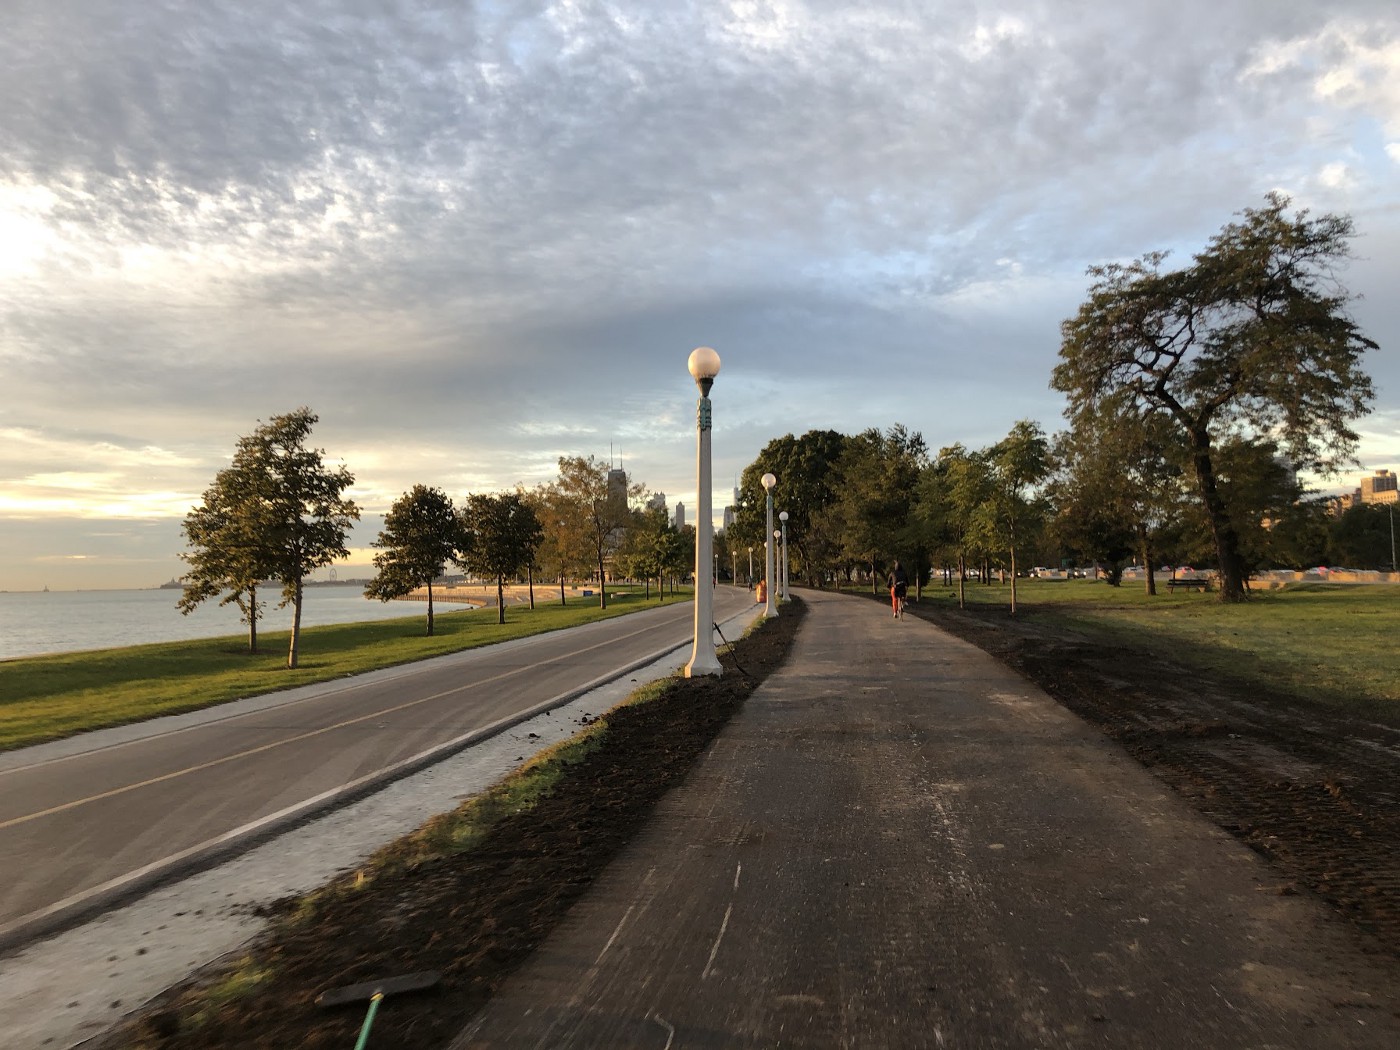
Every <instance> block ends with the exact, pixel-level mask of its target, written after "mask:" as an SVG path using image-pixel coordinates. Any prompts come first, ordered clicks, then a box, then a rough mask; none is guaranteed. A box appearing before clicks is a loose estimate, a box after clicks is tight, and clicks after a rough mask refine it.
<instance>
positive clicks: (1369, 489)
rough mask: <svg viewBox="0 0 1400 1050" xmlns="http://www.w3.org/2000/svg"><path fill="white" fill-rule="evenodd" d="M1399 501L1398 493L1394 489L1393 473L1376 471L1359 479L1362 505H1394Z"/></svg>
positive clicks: (1399, 494)
mask: <svg viewBox="0 0 1400 1050" xmlns="http://www.w3.org/2000/svg"><path fill="white" fill-rule="evenodd" d="M1397 501H1400V491H1397V489H1396V477H1395V472H1394V471H1390V470H1378V471H1376V472H1375V473H1374V474H1372V475H1371V476H1370V477H1366V478H1362V479H1361V502H1362V503H1395V502H1397Z"/></svg>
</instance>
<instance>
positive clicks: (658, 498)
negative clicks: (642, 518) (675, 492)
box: [647, 492, 666, 510]
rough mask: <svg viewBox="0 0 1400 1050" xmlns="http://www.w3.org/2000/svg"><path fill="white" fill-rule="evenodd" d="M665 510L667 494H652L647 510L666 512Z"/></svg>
mask: <svg viewBox="0 0 1400 1050" xmlns="http://www.w3.org/2000/svg"><path fill="white" fill-rule="evenodd" d="M665 509H666V493H664V492H654V493H652V495H651V498H650V499H649V500H647V510H665Z"/></svg>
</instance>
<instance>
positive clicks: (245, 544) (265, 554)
mask: <svg viewBox="0 0 1400 1050" xmlns="http://www.w3.org/2000/svg"><path fill="white" fill-rule="evenodd" d="M253 492H254V489H253V486H252V485H251V483H250V482H249V479H247V478H245V477H243V476H241V475H240V474H239V473H238V471H236V470H235V469H234V468H232V467H228V468H225V469H224V470H221V471H219V473H218V474H217V475H215V477H214V484H213V485H211V486H210V487H209V488H207V489H205V490H204V501H203V502H202V503H201V504H200V505H199V506H197V507H193V508H191V510H190V512H189V513H188V514H187V515H185V521H184V524H183V525H182V526H181V530H182V531H183V532H184V534H185V542H186V543H188V544H189V547H190V549H189V550H187V551H184V552H182V553H181V554H180V557H181V558H182V559H184V560H185V561H186V562H188V563H189V565H190V571H189V572H188V573H186V574H185V576H184V578H183V581H182V582H183V583H184V585H185V587H184V593H183V594H182V595H181V597H180V600H179V601H178V602H177V603H176V607H177V608H178V609H179V610H180V612H181V613H182V614H184V615H185V616H188V615H189V614H190V613H192V612H193V611H194V610H195V609H196V608H197V607H198V606H199V604H200V603H201V602H204V601H205V600H207V599H209V598H215V597H218V596H219V595H220V594H223V595H224V597H223V598H222V599H221V600H220V602H219V604H220V605H221V606H223V605H229V604H231V603H232V604H236V605H237V606H238V608H239V610H240V611H241V612H242V617H241V619H242V622H243V623H246V624H247V625H248V652H250V653H256V652H257V651H258V618H259V617H260V616H261V614H262V608H263V605H264V603H263V602H262V601H260V600H259V598H258V585H259V584H260V583H262V581H263V580H265V579H267V578H268V577H269V576H271V575H272V574H273V573H274V572H275V566H274V564H273V562H272V558H271V556H270V551H269V549H268V546H267V544H266V543H265V542H264V537H265V535H266V532H265V529H264V527H263V524H262V522H261V521H260V514H261V512H262V510H263V506H262V503H261V502H260V501H258V500H257V499H255V498H253V496H252V493H253ZM224 592H227V593H226V594H225V593H224Z"/></svg>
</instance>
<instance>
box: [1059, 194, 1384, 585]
mask: <svg viewBox="0 0 1400 1050" xmlns="http://www.w3.org/2000/svg"><path fill="white" fill-rule="evenodd" d="M1288 205H1289V200H1288V198H1287V197H1285V196H1283V195H1281V194H1270V195H1269V197H1268V203H1267V205H1266V206H1265V207H1263V208H1259V209H1246V210H1245V212H1244V213H1243V218H1242V220H1241V221H1239V222H1234V223H1230V224H1228V225H1226V226H1225V227H1224V228H1223V229H1222V230H1221V232H1220V233H1219V234H1217V235H1216V236H1215V237H1214V238H1213V239H1212V240H1211V242H1210V244H1209V245H1208V247H1207V248H1206V249H1205V251H1203V252H1201V253H1199V254H1198V255H1196V256H1195V261H1194V264H1193V265H1192V266H1190V267H1188V268H1186V269H1184V270H1179V271H1174V272H1163V270H1162V263H1163V261H1164V259H1165V258H1166V256H1165V254H1164V253H1162V252H1153V253H1149V254H1148V255H1145V256H1143V257H1142V258H1141V259H1139V260H1137V261H1136V262H1133V263H1129V264H1126V265H1124V264H1118V263H1113V264H1109V265H1107V266H1098V267H1093V268H1091V269H1090V271H1089V272H1090V274H1091V275H1092V276H1093V277H1094V278H1095V282H1094V284H1093V286H1092V287H1091V289H1090V295H1089V299H1088V301H1087V302H1085V303H1084V304H1083V305H1082V306H1081V307H1080V308H1079V311H1078V313H1077V314H1076V316H1075V317H1073V318H1071V319H1069V320H1067V321H1065V322H1064V324H1063V325H1062V333H1063V342H1062V345H1061V348H1060V357H1061V362H1060V364H1059V365H1057V366H1056V368H1055V371H1054V374H1053V378H1052V381H1051V385H1052V386H1053V387H1054V388H1055V389H1057V390H1060V391H1062V392H1063V393H1065V394H1066V395H1068V397H1069V399H1070V408H1071V411H1072V412H1075V413H1079V412H1092V411H1095V410H1097V406H1099V405H1100V404H1102V403H1103V402H1105V401H1106V400H1107V401H1113V402H1117V403H1118V405H1119V406H1120V407H1122V406H1128V405H1131V406H1134V407H1136V408H1138V409H1140V410H1143V411H1146V410H1148V409H1159V410H1161V411H1163V412H1165V413H1166V414H1167V415H1168V416H1169V417H1170V418H1171V419H1172V420H1173V421H1174V423H1175V425H1176V428H1177V430H1178V432H1179V433H1180V435H1181V436H1182V438H1183V439H1184V441H1185V444H1186V446H1187V449H1188V453H1189V455H1190V459H1191V466H1192V469H1193V473H1194V475H1195V482H1196V487H1197V491H1198V495H1199V497H1200V500H1201V504H1202V508H1203V510H1204V511H1205V513H1206V516H1207V519H1208V521H1209V523H1210V528H1211V532H1212V535H1213V537H1214V543H1215V550H1216V557H1217V560H1218V562H1219V569H1220V579H1221V588H1220V592H1221V598H1222V600H1224V601H1240V600H1242V599H1243V598H1244V597H1245V595H1246V590H1245V580H1246V576H1245V567H1244V562H1243V559H1242V556H1241V550H1240V541H1239V537H1238V535H1237V533H1236V532H1235V528H1234V524H1233V522H1232V520H1231V514H1230V509H1229V507H1228V506H1227V504H1226V502H1225V499H1224V497H1223V495H1222V493H1221V491H1220V487H1219V485H1218V484H1217V480H1216V474H1215V453H1216V449H1217V447H1218V445H1219V443H1220V442H1221V441H1222V440H1224V439H1226V438H1227V437H1229V436H1235V437H1246V438H1248V437H1275V438H1277V439H1278V440H1279V441H1280V442H1281V444H1282V445H1283V447H1284V448H1285V449H1286V450H1287V453H1288V455H1289V457H1290V459H1291V462H1292V465H1293V466H1294V467H1295V468H1299V469H1304V468H1306V469H1313V470H1319V471H1323V472H1332V471H1335V469H1336V468H1337V467H1338V466H1340V465H1341V464H1343V463H1345V462H1350V461H1352V460H1353V457H1354V451H1355V447H1356V441H1357V436H1356V433H1355V432H1354V431H1353V430H1352V429H1351V427H1350V425H1349V423H1350V421H1351V420H1354V419H1356V418H1358V417H1359V416H1361V415H1363V414H1365V413H1366V412H1367V411H1368V410H1369V406H1370V403H1371V401H1372V399H1373V396H1374V393H1373V389H1372V384H1371V380H1370V378H1369V376H1367V375H1366V374H1365V373H1364V372H1363V371H1362V369H1361V358H1362V356H1363V354H1364V353H1365V351H1366V350H1374V349H1377V345H1376V343H1374V342H1373V341H1372V340H1370V339H1368V338H1366V337H1365V336H1364V335H1362V334H1361V332H1360V331H1359V329H1358V328H1357V327H1356V325H1355V324H1354V323H1352V321H1351V320H1350V319H1349V318H1348V317H1347V315H1346V312H1345V311H1346V305H1347V303H1348V301H1349V300H1350V296H1349V294H1348V293H1347V292H1346V291H1345V290H1344V289H1343V288H1342V287H1341V286H1340V284H1339V283H1338V282H1337V280H1336V277H1335V269H1336V267H1337V266H1338V265H1339V264H1340V262H1341V261H1343V260H1344V259H1346V258H1347V257H1348V254H1349V243H1350V240H1351V237H1352V235H1353V227H1352V222H1351V220H1350V219H1349V218H1346V217H1343V216H1337V215H1323V216H1320V217H1318V218H1315V219H1313V218H1309V217H1308V213H1307V212H1306V211H1302V212H1299V213H1298V214H1297V215H1295V216H1293V217H1291V218H1290V217H1289V216H1287V215H1285V214H1284V213H1285V210H1286V209H1287V207H1288Z"/></svg>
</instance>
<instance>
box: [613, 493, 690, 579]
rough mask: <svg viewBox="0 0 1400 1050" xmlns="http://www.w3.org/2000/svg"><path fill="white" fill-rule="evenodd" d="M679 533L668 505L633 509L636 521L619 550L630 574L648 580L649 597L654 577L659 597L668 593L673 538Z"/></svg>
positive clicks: (619, 557)
mask: <svg viewBox="0 0 1400 1050" xmlns="http://www.w3.org/2000/svg"><path fill="white" fill-rule="evenodd" d="M676 534H677V530H676V529H675V528H674V527H673V526H672V524H671V521H670V519H669V518H668V517H667V516H666V511H665V509H664V508H661V507H648V508H646V509H645V510H634V511H633V512H632V524H631V525H630V526H629V527H628V529H627V534H626V536H625V537H624V538H623V540H622V543H621V546H620V547H619V548H618V551H617V564H618V567H619V568H621V570H622V571H623V572H624V573H625V574H627V575H628V576H631V577H632V578H634V579H640V580H645V581H646V589H647V590H646V596H647V597H648V598H650V597H651V581H652V580H655V581H656V583H657V598H658V599H662V598H664V597H665V575H666V571H667V569H668V568H669V567H670V563H671V546H672V539H673V537H675V536H676Z"/></svg>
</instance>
